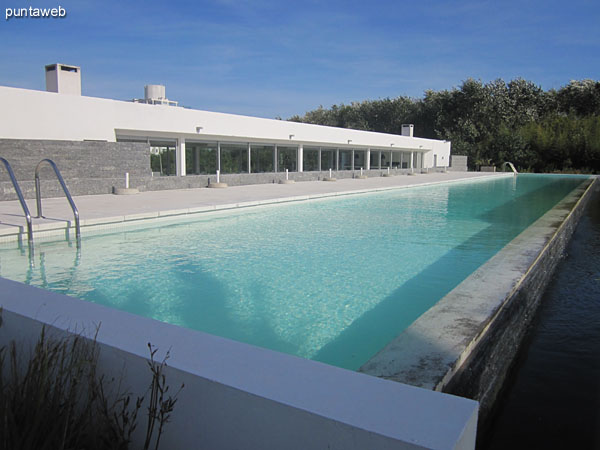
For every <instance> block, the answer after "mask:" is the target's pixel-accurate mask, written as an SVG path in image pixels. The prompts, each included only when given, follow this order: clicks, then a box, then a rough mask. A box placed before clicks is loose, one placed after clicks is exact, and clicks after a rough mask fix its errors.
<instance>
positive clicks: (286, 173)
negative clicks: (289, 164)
mask: <svg viewBox="0 0 600 450" xmlns="http://www.w3.org/2000/svg"><path fill="white" fill-rule="evenodd" d="M285 179H286V181H287V180H289V179H290V176H289V174H288V170H287V169H285Z"/></svg>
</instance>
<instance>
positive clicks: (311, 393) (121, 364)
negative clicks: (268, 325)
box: [0, 278, 477, 450]
mask: <svg viewBox="0 0 600 450" xmlns="http://www.w3.org/2000/svg"><path fill="white" fill-rule="evenodd" d="M0 289H1V290H2V293H3V294H2V298H1V299H0V306H1V307H2V319H3V320H2V325H1V326H0V345H7V344H8V343H9V342H11V341H15V342H16V343H17V344H18V345H24V346H26V347H30V348H31V347H32V346H33V344H34V342H35V340H36V339H37V338H38V336H39V333H40V331H41V329H42V326H45V327H46V329H47V334H48V335H50V336H56V337H58V338H61V337H65V336H69V335H71V331H70V330H73V329H77V330H83V334H84V335H86V336H88V337H92V336H93V335H94V334H95V331H96V329H97V327H98V324H100V327H99V330H98V334H97V342H98V345H99V348H100V354H99V372H100V373H102V374H104V375H105V376H106V377H108V378H112V377H114V378H115V379H116V380H119V382H120V386H121V388H122V389H124V390H126V391H128V392H130V393H131V395H132V396H140V395H143V394H144V393H145V392H146V389H147V386H148V384H149V380H150V373H149V371H148V368H147V358H148V356H149V355H148V349H147V347H146V344H147V343H148V342H150V343H152V345H154V346H155V347H157V348H158V349H159V350H160V353H159V354H157V355H156V357H155V359H157V360H160V359H161V358H162V357H163V355H164V353H165V352H166V351H167V350H170V359H169V361H168V366H167V367H166V368H165V372H164V373H165V376H166V381H167V383H168V385H169V386H171V389H174V390H176V389H177V387H178V386H180V385H181V383H185V387H184V389H183V391H182V392H181V394H180V395H179V398H178V401H177V404H176V406H175V409H174V411H173V414H172V416H171V420H170V422H169V423H168V425H167V426H166V429H165V432H164V434H163V436H162V440H161V443H162V444H163V446H164V447H165V448H172V449H184V448H207V449H208V448H210V449H216V450H219V449H232V448H240V449H241V448H243V449H250V450H252V449H265V450H269V449H283V448H284V449H291V450H295V449H298V450H300V449H302V450H304V449H317V448H339V449H349V450H353V449H354V450H359V449H370V450H383V449H386V450H391V449H422V448H436V449H441V448H452V449H473V448H474V445H475V429H476V426H477V403H476V402H474V401H472V400H468V399H463V398H459V397H454V396H451V395H447V394H442V393H439V392H433V391H429V390H424V389H418V388H415V387H412V386H407V385H403V384H400V383H394V382H391V381H386V380H382V379H379V378H375V377H370V376H366V375H364V374H360V373H356V372H352V371H348V370H344V369H339V368H336V367H333V366H328V365H325V364H321V363H318V362H314V361H309V360H304V359H301V358H296V357H293V356H289V355H285V354H282V353H277V352H274V351H270V350H266V349H262V348H258V347H253V346H251V345H247V344H242V343H239V342H234V341H230V340H227V339H223V338H219V337H216V336H212V335H209V334H205V333H200V332H196V331H193V330H189V329H185V328H180V327H177V326H174V325H169V324H166V323H162V322H158V321H155V320H152V319H147V318H144V317H140V316H135V315H132V314H129V313H125V312H122V311H118V310H113V309H111V308H106V307H103V306H100V305H97V304H94V303H88V302H85V301H82V300H78V299H75V298H72V297H67V296H64V295H60V294H57V293H53V292H49V291H44V290H41V289H38V288H35V287H32V286H28V285H24V284H20V283H16V282H14V281H10V280H6V279H2V278H0ZM145 407H146V405H144V406H143V408H145ZM143 438H144V432H143V430H142V429H141V427H139V429H138V430H137V431H136V433H135V434H134V436H133V443H134V445H136V446H138V445H141V443H142V442H143Z"/></svg>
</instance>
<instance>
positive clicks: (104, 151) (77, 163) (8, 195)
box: [0, 139, 151, 200]
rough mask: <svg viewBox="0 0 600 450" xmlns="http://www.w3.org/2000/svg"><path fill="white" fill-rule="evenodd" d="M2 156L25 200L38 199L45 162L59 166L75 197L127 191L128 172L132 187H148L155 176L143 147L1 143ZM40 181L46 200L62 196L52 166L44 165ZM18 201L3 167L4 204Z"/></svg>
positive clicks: (0, 188)
mask: <svg viewBox="0 0 600 450" xmlns="http://www.w3.org/2000/svg"><path fill="white" fill-rule="evenodd" d="M0 156H2V157H3V158H5V159H7V160H8V162H9V163H10V165H11V166H12V169H13V171H14V173H15V177H16V178H17V180H18V181H19V185H20V187H21V190H22V191H23V195H24V196H25V198H35V183H34V179H35V177H34V175H35V168H36V166H37V164H38V163H39V162H40V161H41V160H42V159H45V158H49V159H51V160H53V161H54V162H55V163H56V165H57V166H58V168H59V170H60V172H61V174H62V176H63V178H64V179H65V182H66V184H67V186H68V187H69V190H70V191H71V193H72V194H73V195H88V194H107V193H110V192H112V187H113V186H118V187H124V184H125V172H129V176H130V183H131V184H132V185H133V184H145V183H146V182H147V181H146V180H147V179H150V176H151V171H150V147H149V146H148V145H147V144H143V143H133V142H95V141H49V140H22V139H0ZM40 180H41V189H42V196H43V197H44V198H47V197H57V196H61V195H62V190H61V188H60V185H59V184H58V182H57V181H56V176H55V175H54V172H53V170H52V169H51V168H50V166H49V165H48V164H44V165H42V168H41V170H40ZM14 199H16V194H15V192H14V189H13V186H12V183H11V182H10V178H9V176H8V174H7V173H6V170H5V168H4V166H3V165H2V167H0V200H14Z"/></svg>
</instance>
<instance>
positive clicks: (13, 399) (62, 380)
mask: <svg viewBox="0 0 600 450" xmlns="http://www.w3.org/2000/svg"><path fill="white" fill-rule="evenodd" d="M148 346H149V349H150V360H149V361H148V365H149V367H150V371H151V373H152V381H151V383H150V386H149V388H148V391H149V394H150V396H149V399H148V416H147V420H148V422H147V428H146V438H145V443H144V446H143V447H142V448H143V449H144V450H148V449H151V448H153V449H155V450H156V449H157V448H158V446H159V443H160V437H161V434H162V432H163V430H164V426H165V424H166V423H167V422H168V421H169V418H170V414H171V412H172V410H173V408H174V406H175V402H176V401H177V400H176V398H177V394H178V393H176V394H175V396H174V397H171V396H168V397H167V392H168V386H167V385H166V382H165V376H164V374H163V370H164V367H165V365H166V364H165V363H166V358H168V354H167V357H165V360H163V361H162V362H160V363H159V362H156V361H155V360H154V356H155V354H156V349H153V348H152V347H151V346H150V344H148ZM23 353H24V352H23V349H21V348H19V349H17V346H16V344H15V343H14V342H12V343H11V344H10V345H9V346H8V347H2V348H0V449H3V450H4V449H6V450H8V449H10V450H27V449H36V450H43V449H52V450H55V449H59V450H60V449H63V450H67V449H86V450H100V449H102V450H104V449H115V450H117V449H118V450H125V449H128V448H130V444H131V436H132V433H133V432H134V430H135V429H136V426H137V415H138V412H139V410H140V408H141V407H142V404H143V402H144V397H138V398H137V399H136V400H135V403H134V404H132V405H130V403H131V395H130V394H129V393H122V392H120V390H119V386H118V385H115V380H106V379H105V378H104V376H103V375H101V374H99V373H98V369H97V362H98V353H99V349H98V346H97V344H96V342H95V341H89V340H87V339H85V338H83V337H82V336H78V335H75V336H72V337H69V338H65V339H60V340H56V339H52V338H49V337H48V336H47V333H46V331H45V329H43V330H42V333H41V335H40V337H39V339H38V341H37V343H36V346H35V349H34V350H33V353H32V355H31V356H30V357H29V358H25V359H24V358H23V356H24V355H23ZM182 388H183V386H182Z"/></svg>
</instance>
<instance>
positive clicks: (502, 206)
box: [0, 175, 583, 369]
mask: <svg viewBox="0 0 600 450" xmlns="http://www.w3.org/2000/svg"><path fill="white" fill-rule="evenodd" d="M582 181H583V178H581V177H565V176H539V175H519V176H518V177H516V178H515V177H507V178H499V179H493V180H489V181H481V180H480V181H474V182H460V183H451V184H444V185H438V186H431V187H416V188H408V189H399V190H394V191H387V192H383V193H372V194H362V195H353V196H347V197H342V198H339V197H338V198H332V199H323V200H318V201H310V202H296V203H289V204H282V205H277V206H270V207H257V208H249V209H244V210H236V211H231V212H227V213H219V214H213V213H211V214H203V215H199V216H197V220H194V221H189V220H188V221H184V222H178V223H170V224H167V225H161V226H156V227H149V226H147V225H146V227H145V228H139V229H130V230H127V231H122V230H121V231H119V232H115V233H112V234H104V235H97V236H89V237H84V239H83V241H82V249H81V256H80V257H77V256H76V251H75V248H73V247H72V246H71V245H69V244H68V243H65V242H64V241H62V242H47V243H39V244H37V245H36V257H35V261H34V267H30V265H29V261H28V258H27V256H26V255H25V254H24V252H20V251H18V250H13V249H3V250H0V276H3V277H5V278H10V279H13V280H17V281H20V282H24V283H28V284H31V285H35V286H39V287H42V288H45V289H50V290H53V291H57V292H61V293H64V294H67V295H71V296H75V297H79V298H82V299H85V300H87V301H91V302H95V303H100V304H103V305H106V306H109V307H113V308H118V309H122V310H126V311H129V312H132V313H135V314H139V315H143V316H147V317H152V318H155V319H158V320H161V321H165V322H169V323H173V324H176V325H180V326H184V327H188V328H192V329H196V330H202V331H205V332H208V333H212V334H216V335H220V336H224V337H227V338H231V339H235V340H239V341H243V342H247V343H251V344H255V345H259V346H263V347H267V348H270V349H274V350H278V351H282V352H286V353H291V354H294V355H298V356H301V357H304V358H310V359H315V360H319V361H323V362H326V363H329V364H333V365H336V366H340V367H346V368H349V369H357V368H358V367H360V366H361V365H362V364H363V363H365V362H366V361H367V360H368V359H369V358H370V357H371V356H373V355H374V354H375V353H377V351H379V350H380V349H382V348H383V347H384V346H385V345H386V344H387V343H388V342H389V341H391V340H392V339H393V338H394V337H395V336H397V335H398V334H399V333H400V332H401V331H402V330H403V329H404V328H406V327H407V326H408V325H410V324H411V323H412V322H413V321H414V320H415V319H416V318H417V317H419V316H420V315H421V314H422V313H423V312H425V311H426V310H427V309H429V308H430V307H431V306H432V305H434V304H435V303H436V302H437V301H438V300H439V299H440V298H441V297H443V296H444V295H445V294H446V293H448V292H449V291H450V290H451V289H453V288H454V287H455V286H456V285H458V284H459V283H460V282H461V281H463V280H464V279H465V278H466V277H467V276H468V275H469V274H470V273H472V272H473V271H474V270H475V269H477V268H478V267H479V266H480V265H481V264H483V263H484V262H485V261H487V260H488V259H489V258H490V257H491V256H493V255H494V254H495V253H496V252H498V250H500V249H501V248H502V247H503V246H504V245H506V244H507V243H508V242H509V241H510V240H512V239H513V238H514V237H515V236H517V235H518V234H519V233H520V232H521V231H523V230H524V229H525V228H526V227H527V226H529V225H530V224H531V223H533V222H534V221H535V220H536V219H538V218H539V217H540V216H541V215H543V214H544V213H545V212H546V211H547V210H548V209H550V208H551V207H553V206H554V205H555V204H556V203H557V202H558V201H560V200H561V199H562V198H564V196H565V195H566V194H568V193H569V192H570V191H571V190H572V189H574V188H575V187H576V186H578V185H579V184H580V183H581V182H582Z"/></svg>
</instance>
